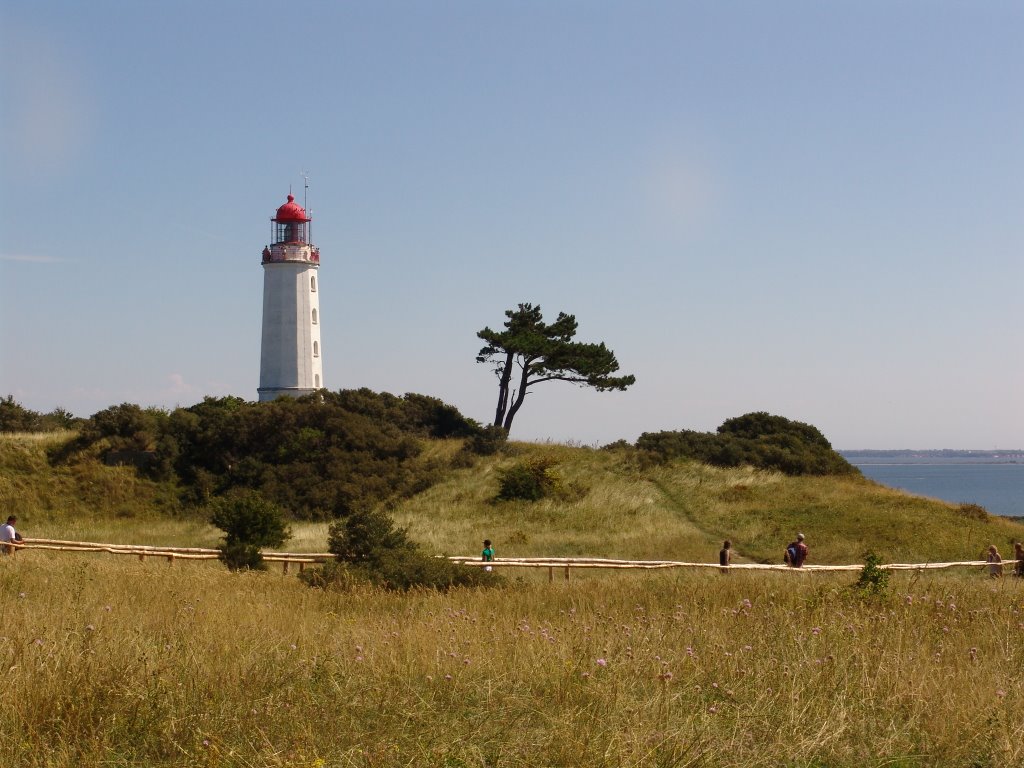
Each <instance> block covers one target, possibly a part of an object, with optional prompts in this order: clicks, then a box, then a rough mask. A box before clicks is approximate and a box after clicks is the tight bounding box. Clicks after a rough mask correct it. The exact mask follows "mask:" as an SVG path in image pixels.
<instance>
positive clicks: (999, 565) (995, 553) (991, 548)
mask: <svg viewBox="0 0 1024 768" xmlns="http://www.w3.org/2000/svg"><path fill="white" fill-rule="evenodd" d="M985 560H986V561H987V562H988V577H989V578H990V579H998V578H999V577H1000V576H1002V575H1003V558H1002V557H1000V556H999V550H998V549H996V545H995V544H989V545H988V557H986V558H985Z"/></svg>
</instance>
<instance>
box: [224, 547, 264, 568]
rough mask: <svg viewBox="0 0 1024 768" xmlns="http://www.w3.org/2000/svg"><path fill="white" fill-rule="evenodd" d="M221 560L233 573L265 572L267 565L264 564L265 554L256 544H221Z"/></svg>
mask: <svg viewBox="0 0 1024 768" xmlns="http://www.w3.org/2000/svg"><path fill="white" fill-rule="evenodd" d="M217 549H219V550H220V559H221V561H222V562H223V563H224V565H226V566H227V567H228V570H231V571H265V570H267V564H266V563H265V562H263V554H262V553H261V552H260V548H259V547H257V546H256V545H255V544H242V543H241V542H235V543H234V544H221V545H220V546H219V547H217Z"/></svg>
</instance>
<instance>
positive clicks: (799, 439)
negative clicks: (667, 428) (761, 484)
mask: <svg viewBox="0 0 1024 768" xmlns="http://www.w3.org/2000/svg"><path fill="white" fill-rule="evenodd" d="M636 447H637V448H639V449H641V450H643V451H648V452H651V453H652V454H655V455H658V456H660V457H661V459H662V460H668V459H673V458H687V459H693V460H695V461H700V462H703V463H705V464H712V465H715V466H719V467H738V466H744V465H749V466H752V467H757V468H759V469H767V470H772V471H776V472H783V473H785V474H787V475H844V474H855V473H857V471H858V470H857V469H856V468H855V467H854V466H853V465H852V464H850V463H849V462H848V461H846V459H844V458H843V457H842V456H840V455H839V454H838V453H836V452H835V451H834V450H832V446H831V445H830V444H829V442H828V440H826V439H825V436H824V435H822V434H821V432H820V431H819V430H818V429H817V428H816V427H813V426H811V425H810V424H803V423H801V422H799V421H791V420H790V419H787V418H784V417H782V416H772V415H771V414H768V413H764V412H757V413H748V414H746V415H745V416H739V417H736V418H734V419H728V420H726V421H725V422H723V423H722V425H721V426H720V427H719V428H718V431H717V432H715V433H711V432H693V431H691V430H682V431H679V432H653V433H652V432H645V433H644V434H642V435H640V438H639V439H638V440H637V442H636Z"/></svg>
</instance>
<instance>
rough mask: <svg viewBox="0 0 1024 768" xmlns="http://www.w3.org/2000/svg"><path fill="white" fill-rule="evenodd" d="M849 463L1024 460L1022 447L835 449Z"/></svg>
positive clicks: (1006, 461)
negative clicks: (995, 448) (992, 448)
mask: <svg viewBox="0 0 1024 768" xmlns="http://www.w3.org/2000/svg"><path fill="white" fill-rule="evenodd" d="M837 453H838V454H839V455H840V456H842V457H843V458H844V459H846V460H847V461H848V462H850V463H851V464H862V465H871V464H942V465H947V466H948V465H951V464H1024V450H1022V449H1013V450H1003V451H975V450H950V449H942V450H923V451H920V450H910V449H902V450H878V449H870V448H868V449H861V450H856V451H850V450H846V451H837Z"/></svg>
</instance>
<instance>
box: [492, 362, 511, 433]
mask: <svg viewBox="0 0 1024 768" xmlns="http://www.w3.org/2000/svg"><path fill="white" fill-rule="evenodd" d="M513 356H514V355H513V353H512V352H509V353H507V354H506V355H505V365H504V366H502V369H501V378H500V379H499V380H498V407H497V408H496V409H495V411H494V426H496V427H500V426H501V423H502V422H503V421H504V420H505V411H506V410H507V409H508V386H509V382H510V381H511V380H512V359H513ZM506 429H507V427H506Z"/></svg>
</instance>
